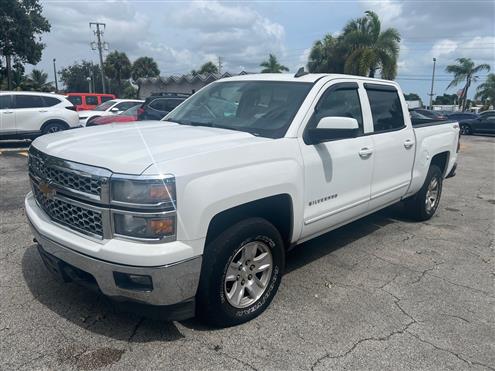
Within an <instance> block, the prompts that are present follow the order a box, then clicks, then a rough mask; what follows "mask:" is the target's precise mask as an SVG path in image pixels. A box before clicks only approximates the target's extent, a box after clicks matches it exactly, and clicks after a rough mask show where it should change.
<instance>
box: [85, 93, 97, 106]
mask: <svg viewBox="0 0 495 371" xmlns="http://www.w3.org/2000/svg"><path fill="white" fill-rule="evenodd" d="M84 99H85V100H86V104H87V105H89V106H97V105H98V97H94V96H91V95H89V96H86V97H84Z"/></svg>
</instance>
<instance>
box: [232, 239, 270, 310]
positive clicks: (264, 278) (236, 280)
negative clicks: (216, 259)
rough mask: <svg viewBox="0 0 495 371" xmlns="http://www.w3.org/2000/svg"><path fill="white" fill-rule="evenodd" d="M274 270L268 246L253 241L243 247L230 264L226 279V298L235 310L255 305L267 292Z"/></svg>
mask: <svg viewBox="0 0 495 371" xmlns="http://www.w3.org/2000/svg"><path fill="white" fill-rule="evenodd" d="M272 270H273V257H272V253H271V251H270V248H269V247H268V245H267V244H265V243H264V242H261V241H253V242H249V243H247V244H245V245H244V246H242V247H241V248H240V249H239V251H238V252H237V253H236V254H235V255H234V257H233V258H232V259H231V261H230V262H229V265H228V268H227V273H226V275H225V279H224V291H225V297H226V298H227V301H228V302H229V304H230V305H232V306H233V307H235V308H246V307H249V306H250V305H252V304H254V303H255V302H256V301H257V300H258V299H259V298H261V296H262V295H263V294H264V292H265V291H266V289H267V287H268V284H269V282H270V278H271V276H272Z"/></svg>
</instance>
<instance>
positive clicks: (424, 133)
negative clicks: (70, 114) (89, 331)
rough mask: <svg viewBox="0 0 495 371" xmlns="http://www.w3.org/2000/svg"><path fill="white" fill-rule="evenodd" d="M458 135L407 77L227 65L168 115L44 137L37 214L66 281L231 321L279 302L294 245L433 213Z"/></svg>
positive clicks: (33, 163) (41, 240) (35, 225)
mask: <svg viewBox="0 0 495 371" xmlns="http://www.w3.org/2000/svg"><path fill="white" fill-rule="evenodd" d="M458 141H459V125H458V124H457V123H455V122H437V123H431V124H423V125H420V126H418V127H414V128H413V126H412V123H411V119H410V117H409V113H408V109H407V106H406V102H405V100H404V97H403V94H402V91H401V89H400V87H399V86H398V85H397V84H396V83H395V82H391V81H384V80H376V79H369V78H364V77H357V76H349V75H326V74H318V75H315V74H304V73H298V74H296V75H295V76H292V75H286V74H262V75H247V76H240V77H233V78H227V79H222V80H219V81H217V82H214V83H212V84H210V85H208V86H207V87H205V88H203V89H201V90H200V91H199V92H197V93H196V94H194V95H193V96H192V97H190V98H189V99H187V100H186V101H185V102H183V103H182V104H181V105H180V106H178V107H177V108H176V109H175V110H173V111H172V112H171V113H170V114H168V115H167V116H166V117H165V118H164V119H163V120H162V121H154V122H140V123H134V124H120V125H118V126H113V125H106V126H103V127H93V128H85V129H76V130H71V131H68V132H63V133H56V134H52V135H47V136H43V137H41V138H38V139H37V140H36V141H34V142H33V144H32V146H31V148H30V151H29V175H30V179H31V184H32V192H31V193H29V194H28V195H27V196H26V200H25V207H26V214H27V217H28V220H29V222H30V225H31V227H32V231H33V233H34V236H35V239H36V241H37V242H38V245H39V252H40V254H41V256H42V258H43V260H44V262H45V263H46V265H47V267H49V269H50V270H51V271H53V272H54V273H56V274H57V275H58V276H59V277H61V278H62V279H63V280H65V281H77V282H80V283H83V284H86V285H89V286H90V287H95V288H98V289H99V290H100V291H101V292H102V293H103V294H105V295H107V296H109V297H112V298H114V299H116V300H119V301H124V302H134V303H144V304H146V305H141V307H142V308H150V307H152V308H155V307H158V308H159V309H160V310H161V312H162V313H164V317H163V318H168V319H184V318H187V317H191V316H193V315H195V314H197V315H199V316H201V317H202V318H203V319H205V320H207V321H209V322H210V323H213V324H216V325H219V326H230V325H235V324H239V323H242V322H245V321H248V320H250V319H252V318H254V317H256V316H257V315H259V314H260V313H262V312H263V311H264V310H265V309H266V308H267V306H268V305H269V303H270V302H271V300H272V299H273V297H274V295H275V293H276V291H277V289H278V287H279V284H280V280H281V278H282V274H283V271H284V257H285V253H286V251H287V250H288V249H290V248H291V247H294V246H295V245H297V244H299V243H301V242H303V241H307V240H309V239H311V238H314V237H316V236H318V235H321V234H323V233H326V232H328V231H330V230H332V229H335V228H338V227H339V226H342V225H344V224H346V223H349V222H351V221H353V220H355V219H358V218H361V217H363V216H365V215H367V214H370V213H373V212H375V211H377V210H379V209H382V208H384V207H387V206H389V205H391V204H393V203H396V202H399V201H404V202H405V204H406V208H407V209H408V210H409V212H410V215H411V216H412V217H414V218H415V219H417V220H426V219H429V218H431V217H432V215H433V214H434V213H435V210H436V209H437V207H438V204H439V200H440V195H441V192H442V183H443V180H444V179H445V178H447V177H449V176H452V175H454V173H455V166H456V158H457V151H458ZM329 243H331V241H329ZM155 309H156V308H155ZM143 310H144V309H143Z"/></svg>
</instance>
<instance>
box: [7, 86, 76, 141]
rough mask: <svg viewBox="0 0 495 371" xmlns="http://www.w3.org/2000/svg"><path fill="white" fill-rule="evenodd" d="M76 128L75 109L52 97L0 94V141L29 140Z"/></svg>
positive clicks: (13, 92) (34, 93) (65, 101)
mask: <svg viewBox="0 0 495 371" xmlns="http://www.w3.org/2000/svg"><path fill="white" fill-rule="evenodd" d="M75 127H79V117H78V115H77V112H76V108H75V107H74V105H73V104H72V103H71V102H69V101H68V100H67V99H66V98H65V97H64V96H62V95H57V94H51V93H38V92H25V91H7V92H0V138H1V139H17V138H21V139H24V138H26V139H29V138H34V137H37V136H39V135H41V134H48V133H54V132H57V131H61V130H66V129H71V128H75Z"/></svg>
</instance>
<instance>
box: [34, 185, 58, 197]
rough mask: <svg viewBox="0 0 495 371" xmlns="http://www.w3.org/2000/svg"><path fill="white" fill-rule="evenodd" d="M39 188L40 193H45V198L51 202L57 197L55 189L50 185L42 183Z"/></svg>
mask: <svg viewBox="0 0 495 371" xmlns="http://www.w3.org/2000/svg"><path fill="white" fill-rule="evenodd" d="M38 188H39V190H40V192H41V193H43V196H45V197H46V198H47V199H49V200H52V199H53V197H55V195H56V194H57V191H56V190H55V188H53V187H51V186H50V184H49V183H45V182H40V184H39V185H38Z"/></svg>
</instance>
